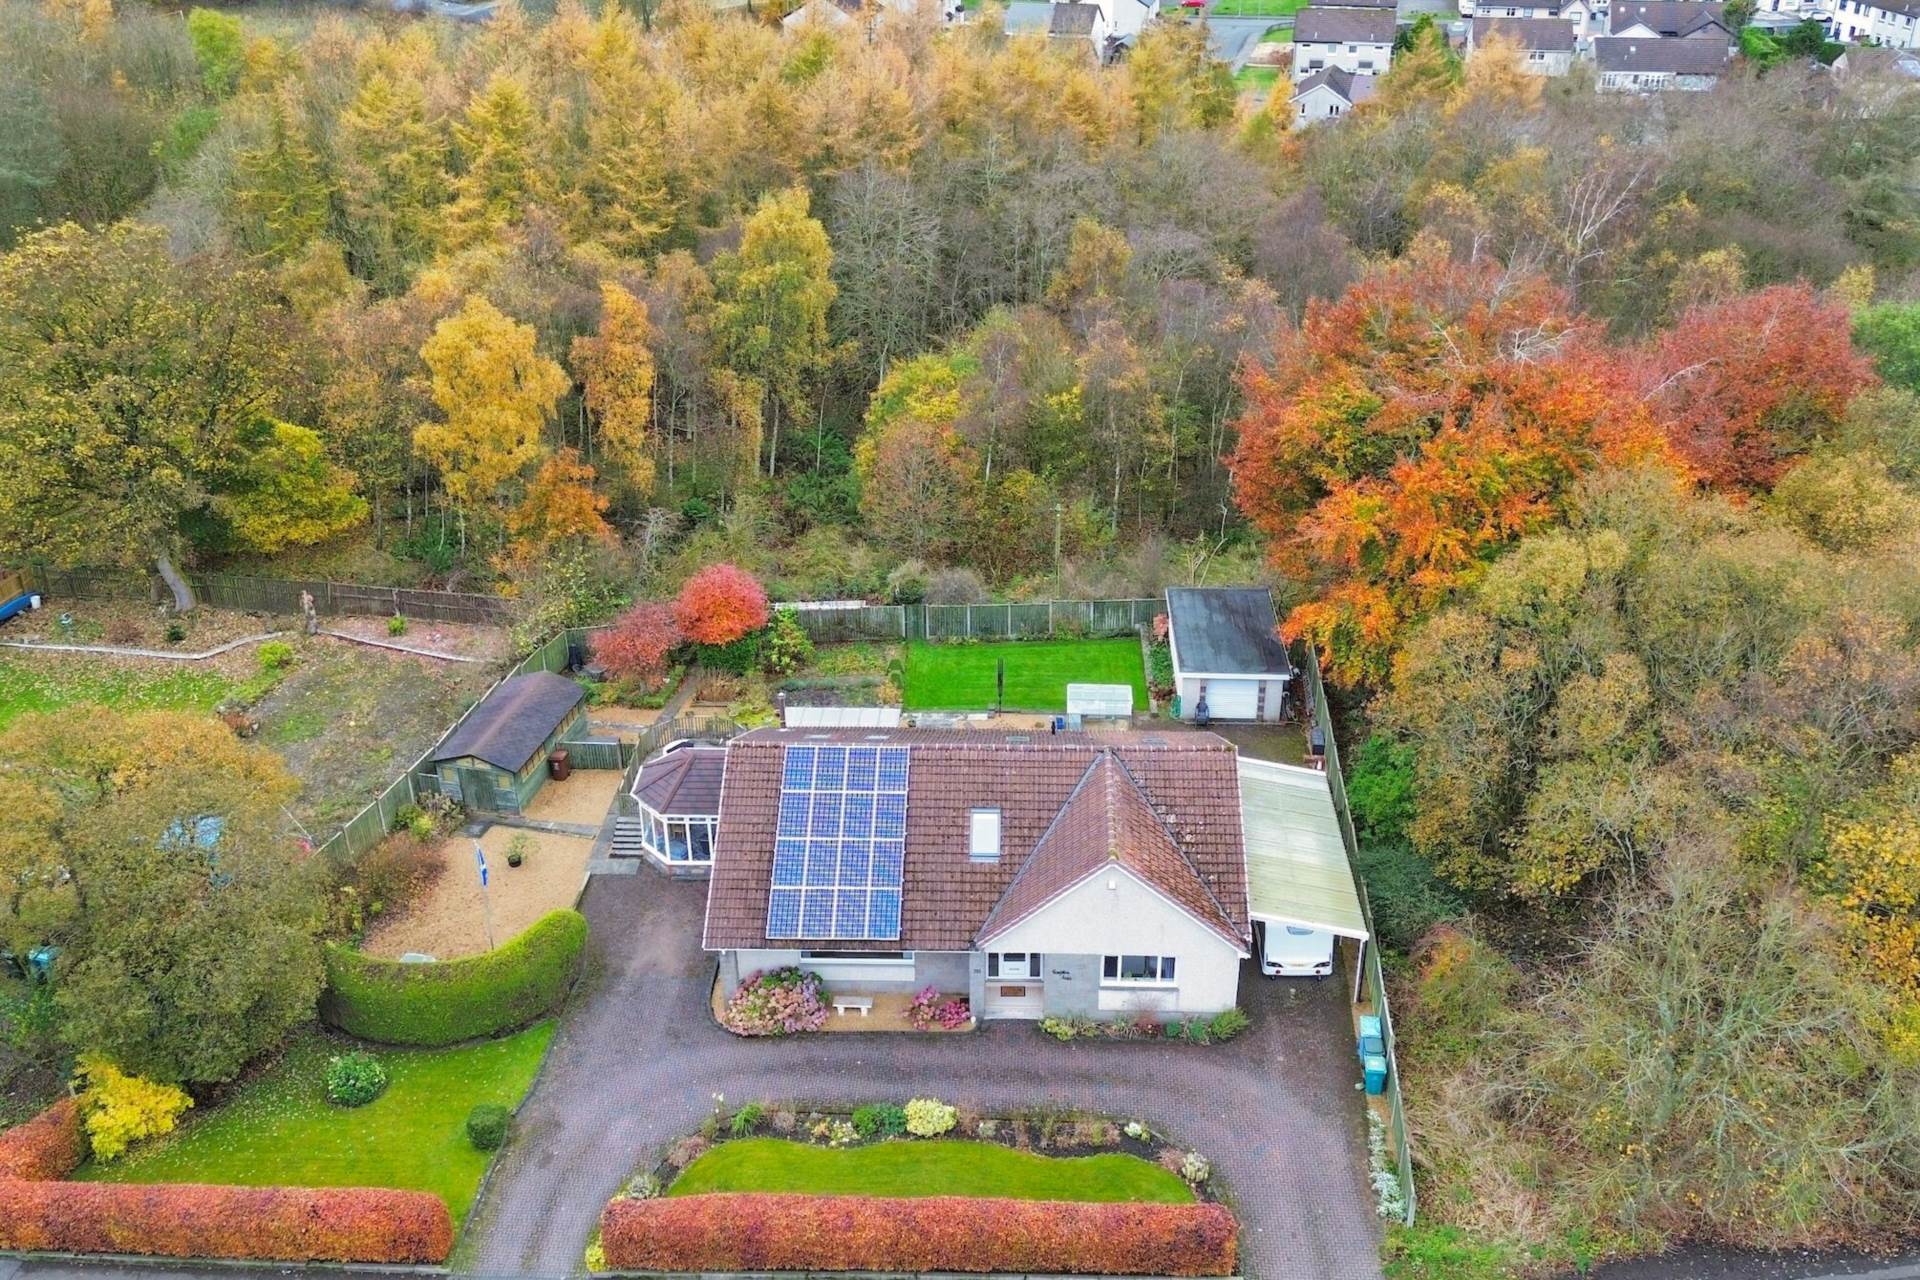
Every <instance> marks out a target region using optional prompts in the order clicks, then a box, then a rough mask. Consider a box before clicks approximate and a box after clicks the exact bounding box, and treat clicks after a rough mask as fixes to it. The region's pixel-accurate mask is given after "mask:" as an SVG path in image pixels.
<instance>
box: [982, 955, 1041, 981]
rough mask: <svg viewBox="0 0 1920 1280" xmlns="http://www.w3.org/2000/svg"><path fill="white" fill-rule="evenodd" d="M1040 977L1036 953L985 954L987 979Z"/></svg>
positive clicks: (1038, 958) (1038, 957)
mask: <svg viewBox="0 0 1920 1280" xmlns="http://www.w3.org/2000/svg"><path fill="white" fill-rule="evenodd" d="M1039 976H1040V953H1039V952H1038V951H989V952H987V977H989V978H995V979H998V978H1019V979H1022V980H1025V979H1028V978H1038V977H1039Z"/></svg>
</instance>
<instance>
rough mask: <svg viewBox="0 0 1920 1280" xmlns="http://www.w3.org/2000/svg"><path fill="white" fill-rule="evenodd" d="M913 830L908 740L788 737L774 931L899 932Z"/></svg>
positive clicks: (805, 934) (770, 924)
mask: <svg viewBox="0 0 1920 1280" xmlns="http://www.w3.org/2000/svg"><path fill="white" fill-rule="evenodd" d="M906 837H907V748H905V747H857V746H790V747H788V748H787V749H786V756H785V760H784V763H783V766H782V772H781V779H780V819H779V826H778V827H777V828H776V830H775V833H774V846H773V887H772V889H771V891H770V892H769V893H768V896H767V936H768V937H769V938H841V939H860V940H866V941H892V940H895V939H897V938H899V936H900V876H901V869H902V866H903V864H904V862H905V860H906Z"/></svg>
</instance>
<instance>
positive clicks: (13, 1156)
mask: <svg viewBox="0 0 1920 1280" xmlns="http://www.w3.org/2000/svg"><path fill="white" fill-rule="evenodd" d="M83 1119H84V1118H83V1117H82V1116H81V1114H80V1101H79V1099H77V1098H62V1099H61V1100H60V1101H58V1102H56V1103H54V1104H53V1105H52V1106H50V1107H48V1108H47V1109H46V1110H45V1111H42V1112H41V1113H40V1114H39V1115H37V1116H35V1117H34V1118H33V1119H31V1120H28V1121H26V1122H24V1123H22V1124H17V1125H15V1126H14V1127H13V1128H11V1129H8V1130H7V1131H6V1132H4V1133H0V1182H4V1181H6V1180H7V1179H10V1178H13V1179H18V1180H19V1181H21V1182H52V1181H55V1180H57V1179H60V1178H64V1177H66V1176H67V1175H68V1174H70V1173H72V1172H73V1171H74V1170H75V1169H78V1168H79V1167H80V1162H81V1161H83V1160H85V1159H86V1158H87V1131H86V1127H85V1125H84V1123H83Z"/></svg>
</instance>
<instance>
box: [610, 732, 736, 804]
mask: <svg viewBox="0 0 1920 1280" xmlns="http://www.w3.org/2000/svg"><path fill="white" fill-rule="evenodd" d="M726 767H727V751H726V748H725V747H682V748H680V750H678V751H672V752H669V753H668V754H666V755H664V756H661V757H660V758H659V759H658V760H649V761H648V762H647V763H646V764H645V765H643V766H641V769H640V776H639V777H638V778H636V779H634V783H633V794H634V798H635V799H637V800H639V801H640V803H641V804H644V805H646V806H647V808H649V809H651V810H653V811H654V812H655V813H661V814H684V815H688V816H691V815H693V814H707V813H711V814H717V813H719V812H720V779H721V776H722V775H723V774H724V773H725V772H726Z"/></svg>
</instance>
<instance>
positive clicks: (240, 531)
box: [212, 419, 367, 553]
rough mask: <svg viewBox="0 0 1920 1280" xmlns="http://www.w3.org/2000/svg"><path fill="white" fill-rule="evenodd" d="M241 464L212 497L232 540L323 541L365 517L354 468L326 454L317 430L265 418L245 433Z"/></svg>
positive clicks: (278, 547) (279, 546)
mask: <svg viewBox="0 0 1920 1280" xmlns="http://www.w3.org/2000/svg"><path fill="white" fill-rule="evenodd" d="M247 437H248V438H247V440H246V452H245V453H244V455H243V457H242V461H241V462H240V464H239V465H238V466H236V467H234V468H232V470H231V472H230V473H229V474H227V475H225V476H223V478H222V480H223V483H222V485H221V492H220V493H219V494H217V495H215V497H214V499H213V503H212V509H213V512H214V514H216V515H217V516H219V517H220V518H221V519H222V520H224V521H225V522H226V524H227V525H228V527H229V528H230V530H231V533H232V537H233V539H234V540H235V541H236V542H237V543H238V544H239V545H241V546H243V547H247V548H249V549H251V550H254V551H261V552H268V553H272V552H275V551H282V550H285V549H286V548H287V547H294V546H309V545H312V544H313V543H317V542H325V541H327V540H328V539H330V538H334V537H338V536H339V535H340V534H342V533H344V532H346V531H347V530H348V529H351V528H353V527H354V526H355V525H357V524H359V523H360V522H361V521H363V520H365V519H366V518H367V503H366V499H364V498H362V497H360V496H358V495H357V494H355V493H354V491H353V482H354V477H353V474H352V473H351V472H349V471H346V470H345V469H343V468H341V467H338V466H336V465H334V463H333V462H332V461H331V460H329V459H328V457H327V451H326V446H325V445H324V444H323V443H322V442H321V439H320V437H319V435H318V434H317V433H315V432H313V431H310V430H308V429H307V428H306V427H299V426H295V425H294V424H293V423H291V422H276V421H273V420H270V419H262V420H261V421H259V422H258V423H256V424H255V425H254V427H253V428H252V429H251V430H250V431H249V432H248V433H247Z"/></svg>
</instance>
